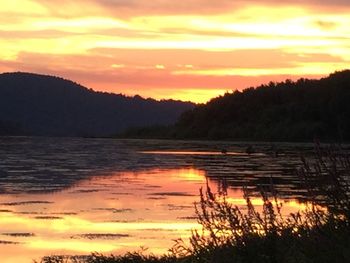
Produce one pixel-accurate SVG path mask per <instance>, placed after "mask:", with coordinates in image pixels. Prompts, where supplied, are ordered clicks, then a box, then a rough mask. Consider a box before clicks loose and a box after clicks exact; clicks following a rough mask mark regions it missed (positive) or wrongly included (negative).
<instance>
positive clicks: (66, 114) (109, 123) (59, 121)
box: [0, 72, 194, 136]
mask: <svg viewBox="0 0 350 263" xmlns="http://www.w3.org/2000/svg"><path fill="white" fill-rule="evenodd" d="M193 107H194V104H192V103H187V102H180V101H174V100H164V101H156V100H153V99H143V98H141V97H140V96H135V97H126V96H123V95H117V94H110V93H103V92H95V91H93V90H91V89H87V88H85V87H83V86H81V85H79V84H77V83H74V82H72V81H69V80H65V79H62V78H58V77H53V76H45V75H37V74H31V73H20V72H18V73H3V74H0V135H44V136H46V135H48V136H108V135H111V134H115V133H117V132H120V131H122V130H124V129H126V128H129V127H133V126H148V125H160V124H161V125H169V124H172V123H174V122H175V121H176V119H177V118H178V117H179V116H180V114H181V113H183V112H184V111H185V110H189V109H191V108H193Z"/></svg>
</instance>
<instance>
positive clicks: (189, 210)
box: [0, 137, 312, 263]
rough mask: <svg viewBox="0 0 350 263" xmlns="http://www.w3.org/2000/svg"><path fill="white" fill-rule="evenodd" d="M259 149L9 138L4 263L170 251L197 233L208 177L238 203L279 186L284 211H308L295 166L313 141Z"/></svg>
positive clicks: (2, 203) (5, 143)
mask: <svg viewBox="0 0 350 263" xmlns="http://www.w3.org/2000/svg"><path fill="white" fill-rule="evenodd" d="M252 145H253V147H254V151H255V153H253V154H250V155H248V154H246V153H245V151H246V148H247V146H248V145H247V144H244V143H225V142H195V141H193V142H188V141H186V142H179V141H156V140H108V139H68V138H25V137H23V138H0V261H1V262H4V263H7V262H11V263H12V262H18V263H21V262H31V260H32V259H40V257H42V256H45V255H52V254H70V255H72V254H73V255H79V254H87V253H89V252H92V251H99V252H104V253H116V254H118V253H123V252H125V251H130V250H131V251H134V250H138V249H139V248H140V247H147V248H148V250H149V251H150V252H153V253H163V252H166V251H167V249H168V248H170V247H171V246H172V244H173V241H172V240H173V239H177V238H180V237H182V238H184V239H186V238H187V237H189V235H190V231H191V229H194V228H197V227H198V225H197V222H196V219H195V213H194V202H197V201H198V200H199V198H198V192H199V188H200V187H203V186H205V185H206V182H207V181H208V182H209V184H210V186H211V187H212V188H214V190H215V189H216V190H217V189H218V188H219V187H222V186H224V187H225V188H226V187H227V188H228V194H229V197H230V200H231V201H232V202H233V203H235V204H237V205H244V199H243V197H242V196H243V194H242V190H241V188H242V186H245V187H247V189H248V190H249V191H250V193H251V195H252V196H258V192H259V189H260V188H264V187H265V188H266V189H268V188H269V187H270V185H271V182H273V183H274V184H275V187H276V189H277V191H278V193H279V195H280V198H281V199H282V200H283V201H284V202H285V204H284V212H285V213H289V212H291V211H296V210H298V209H300V208H301V206H302V204H300V201H302V200H303V198H304V197H303V194H304V191H303V190H302V188H301V187H300V182H299V179H298V178H297V176H296V175H295V172H294V169H295V167H296V166H298V165H300V155H301V154H303V155H308V154H309V153H310V152H312V145H308V144H276V145H271V144H252ZM222 149H225V150H226V151H227V153H226V154H222V153H221V151H222ZM253 202H254V203H255V204H256V205H261V201H260V199H259V198H258V197H257V198H256V199H253Z"/></svg>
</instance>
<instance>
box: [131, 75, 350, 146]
mask: <svg viewBox="0 0 350 263" xmlns="http://www.w3.org/2000/svg"><path fill="white" fill-rule="evenodd" d="M125 134H126V135H127V136H129V137H154V135H155V136H158V137H163V138H178V139H234V140H272V141H273V140H276V141H308V140H314V139H324V140H337V141H344V140H347V141H349V140H350V70H345V71H341V72H335V73H333V74H331V75H330V76H328V77H326V78H322V79H320V80H310V79H304V78H302V79H299V80H297V81H291V80H286V81H284V82H280V83H274V82H270V83H268V84H264V85H260V86H258V87H256V88H253V87H251V88H247V89H245V90H243V91H234V92H233V93H227V94H225V95H224V96H221V97H217V98H214V99H212V100H211V101H209V102H208V103H206V104H203V105H198V106H197V107H195V108H194V109H192V110H189V111H186V112H185V113H183V114H182V115H181V117H180V118H179V119H178V121H177V122H176V124H175V125H174V126H169V127H154V128H143V129H133V130H129V131H128V133H125Z"/></svg>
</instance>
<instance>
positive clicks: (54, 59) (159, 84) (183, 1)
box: [0, 0, 350, 102]
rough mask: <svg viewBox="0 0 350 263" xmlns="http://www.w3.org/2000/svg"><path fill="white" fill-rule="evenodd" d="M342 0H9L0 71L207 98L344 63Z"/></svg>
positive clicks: (346, 17) (347, 12)
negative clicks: (33, 73)
mask: <svg viewBox="0 0 350 263" xmlns="http://www.w3.org/2000/svg"><path fill="white" fill-rule="evenodd" d="M349 62H350V2H349V0H309V1H307V0H294V1H293V0H287V1H277V0H245V1H243V0H242V1H240V0H75V1H73V0H71V1H68V0H11V1H1V5H0V72H9V71H26V72H35V73H42V74H50V75H57V76H61V77H64V78H68V79H71V80H73V81H76V82H78V83H80V84H82V85H84V86H87V87H89V88H92V89H94V90H100V91H108V92H114V93H123V94H126V95H135V94H140V95H141V96H143V97H153V98H157V99H161V98H174V99H182V100H192V101H195V102H205V101H207V100H208V99H210V98H211V97H215V96H217V95H220V94H223V93H225V92H226V91H232V90H235V89H239V90H241V89H243V88H246V87H249V86H256V85H258V84H261V83H265V82H269V81H270V80H272V81H280V80H284V79H286V78H291V79H296V78H299V77H312V78H319V77H321V76H324V75H328V74H329V73H331V72H333V71H336V70H342V69H346V68H349Z"/></svg>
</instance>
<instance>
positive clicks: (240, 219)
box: [42, 148, 350, 263]
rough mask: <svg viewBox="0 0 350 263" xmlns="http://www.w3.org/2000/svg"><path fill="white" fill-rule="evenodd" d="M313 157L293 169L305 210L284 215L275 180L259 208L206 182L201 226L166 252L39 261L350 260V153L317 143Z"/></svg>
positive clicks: (305, 262) (276, 262)
mask: <svg viewBox="0 0 350 263" xmlns="http://www.w3.org/2000/svg"><path fill="white" fill-rule="evenodd" d="M316 157H317V158H316V160H313V161H310V162H308V161H306V160H303V165H302V167H300V168H298V169H297V172H298V173H299V175H300V177H301V179H302V180H303V181H304V185H305V193H306V196H307V200H308V203H307V207H306V209H305V210H303V211H299V212H296V213H294V214H291V215H289V216H283V207H282V204H281V203H280V202H279V201H278V198H277V197H278V193H275V192H274V189H273V186H271V189H268V190H266V189H265V190H264V191H262V192H261V198H262V199H263V201H264V202H263V203H264V205H263V207H262V209H260V208H256V207H254V205H253V204H252V202H251V199H250V197H249V195H248V194H247V195H246V196H245V198H246V209H244V210H242V209H239V208H238V207H237V206H235V205H234V204H232V203H230V202H229V201H228V199H227V195H226V192H225V189H223V190H222V191H220V192H219V193H212V191H211V189H210V188H209V187H207V189H205V190H201V191H200V202H199V203H198V204H197V205H196V213H197V217H198V222H199V223H200V224H201V226H202V230H201V231H193V233H192V237H191V238H190V240H189V241H190V242H189V243H188V242H187V243H186V242H184V241H183V240H177V241H176V242H175V245H174V247H173V248H172V249H171V250H170V252H169V254H168V255H163V256H154V255H146V254H143V253H128V254H126V255H123V256H113V255H109V256H104V255H101V254H92V255H90V256H85V257H64V256H52V257H45V258H43V259H42V263H54V262H55V263H63V262H75V263H78V262H79V263H116V262H119V263H124V262H125V263H126V262H145V263H147V262H153V263H156V262H169V263H170V262H174V263H180V262H182V263H187V262H188V263H190V262H213V263H216V262H217V263H220V262H238V263H240V262H242V263H244V262H249V263H250V262H251V263H253V262H254V263H279V262H283V263H286V262H288V263H294V262H295V263H296V262H299V263H313V262H315V263H316V262H317V263H323V262H324V263H326V262H327V263H328V262H339V263H340V262H342V263H343V262H344V263H345V262H350V184H349V182H350V158H349V155H348V154H347V153H344V152H342V150H341V149H338V150H337V151H335V150H334V149H326V150H321V149H319V148H317V151H316ZM246 193H248V191H246Z"/></svg>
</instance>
